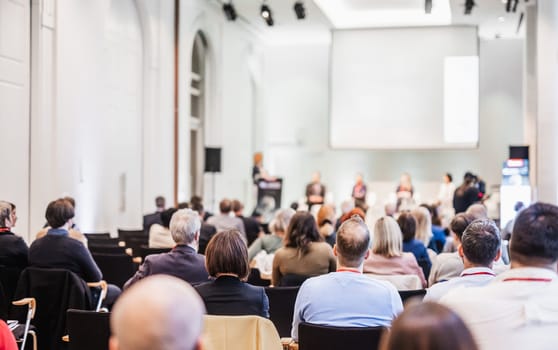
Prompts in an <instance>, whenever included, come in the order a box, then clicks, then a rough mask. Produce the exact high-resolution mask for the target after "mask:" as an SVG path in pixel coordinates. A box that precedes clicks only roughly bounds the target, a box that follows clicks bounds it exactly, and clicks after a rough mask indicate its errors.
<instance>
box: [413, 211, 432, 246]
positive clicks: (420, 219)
mask: <svg viewBox="0 0 558 350" xmlns="http://www.w3.org/2000/svg"><path fill="white" fill-rule="evenodd" d="M411 214H412V215H413V216H414V217H415V220H416V221H417V229H416V231H415V238H416V239H418V240H419V241H421V242H422V243H423V244H424V245H425V246H426V245H428V243H430V239H431V238H432V219H431V218H430V212H429V211H428V209H426V208H424V207H418V208H416V209H414V210H413V211H412V212H411Z"/></svg>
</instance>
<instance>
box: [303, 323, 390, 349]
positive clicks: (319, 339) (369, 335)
mask: <svg viewBox="0 0 558 350" xmlns="http://www.w3.org/2000/svg"><path fill="white" fill-rule="evenodd" d="M384 329H385V327H332V326H320V325H316V324H311V323H305V322H302V323H300V324H299V326H298V346H299V349H300V350H337V349H351V350H375V349H378V346H379V344H380V338H381V337H382V332H383V331H384Z"/></svg>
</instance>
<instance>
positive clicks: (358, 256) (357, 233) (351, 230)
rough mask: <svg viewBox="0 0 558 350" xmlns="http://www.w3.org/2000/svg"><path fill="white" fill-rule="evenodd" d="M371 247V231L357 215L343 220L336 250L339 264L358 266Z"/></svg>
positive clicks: (338, 233)
mask: <svg viewBox="0 0 558 350" xmlns="http://www.w3.org/2000/svg"><path fill="white" fill-rule="evenodd" d="M369 247H370V231H369V230H368V227H367V226H366V224H365V223H364V221H363V220H362V219H361V218H360V217H359V216H357V215H355V216H353V217H351V218H350V219H348V220H346V221H345V222H343V224H342V225H341V226H340V227H339V230H338V231H337V239H336V242H335V251H336V254H337V259H338V260H339V265H341V266H344V267H355V268H358V267H360V266H361V265H362V263H363V262H364V259H365V258H366V254H367V252H368V248H369Z"/></svg>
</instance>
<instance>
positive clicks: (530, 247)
mask: <svg viewBox="0 0 558 350" xmlns="http://www.w3.org/2000/svg"><path fill="white" fill-rule="evenodd" d="M510 256H511V260H512V262H518V263H521V264H523V265H526V266H537V265H543V264H553V263H555V262H556V260H557V259H558V207H557V206H555V205H552V204H546V203H535V204H533V205H531V206H529V207H528V208H527V209H524V210H523V211H521V212H520V213H519V215H518V216H517V218H516V219H515V224H514V226H513V232H512V238H511V241H510Z"/></svg>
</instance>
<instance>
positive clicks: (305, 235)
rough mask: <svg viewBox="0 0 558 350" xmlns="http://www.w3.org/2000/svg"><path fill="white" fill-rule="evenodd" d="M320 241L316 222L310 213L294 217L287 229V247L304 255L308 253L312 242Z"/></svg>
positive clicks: (302, 213)
mask: <svg viewBox="0 0 558 350" xmlns="http://www.w3.org/2000/svg"><path fill="white" fill-rule="evenodd" d="M318 241H320V234H319V233H318V227H317V226H316V220H314V217H313V216H312V214H310V213H308V212H299V213H296V214H295V215H293V217H292V218H291V222H290V223H289V227H288V229H287V236H286V243H285V246H286V247H291V248H297V249H298V250H299V251H300V252H301V253H302V254H303V255H304V254H306V253H308V250H309V249H310V243H311V242H318Z"/></svg>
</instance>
